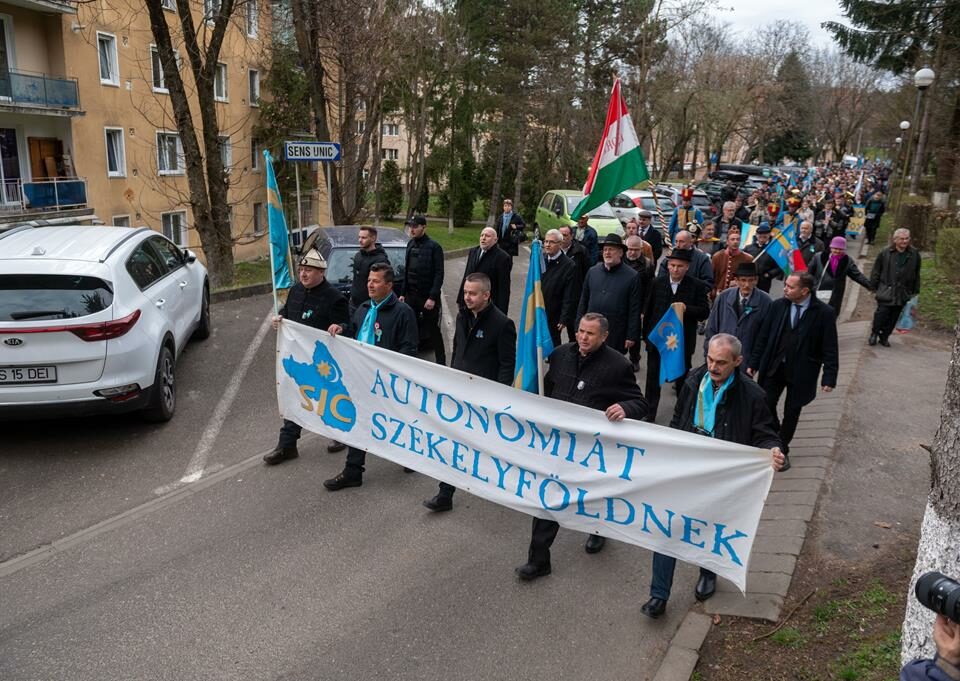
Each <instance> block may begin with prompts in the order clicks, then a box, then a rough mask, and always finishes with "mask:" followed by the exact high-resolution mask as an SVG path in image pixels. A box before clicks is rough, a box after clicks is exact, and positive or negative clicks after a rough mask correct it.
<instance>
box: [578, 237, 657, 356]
mask: <svg viewBox="0 0 960 681" xmlns="http://www.w3.org/2000/svg"><path fill="white" fill-rule="evenodd" d="M626 251H627V247H626V246H625V245H624V243H623V240H622V239H621V238H620V235H619V234H608V235H607V236H606V237H604V241H603V262H599V263H597V264H596V265H594V266H593V267H591V268H590V271H589V272H587V278H586V279H585V280H584V282H583V291H582V292H581V294H580V305H579V306H578V307H577V317H578V318H579V317H583V315H585V314H586V313H588V312H597V313H599V314H602V315H603V316H604V317H606V318H607V323H608V324H609V325H610V335H609V337H608V338H607V346H608V347H611V348H613V349H614V350H616V351H617V352H621V353H622V352H626V351H627V350H629V349H630V348H632V347H633V346H634V345H636V344H637V343H639V342H640V314H641V312H642V311H643V308H642V304H643V290H642V288H641V283H640V277H639V275H638V274H637V273H636V272H635V271H634V270H633V268H631V267H629V266H627V265H624V264H623V256H624V255H625V254H626Z"/></svg>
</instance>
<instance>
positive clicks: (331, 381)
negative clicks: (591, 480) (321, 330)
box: [283, 341, 357, 433]
mask: <svg viewBox="0 0 960 681" xmlns="http://www.w3.org/2000/svg"><path fill="white" fill-rule="evenodd" d="M283 370H284V371H285V372H286V373H287V375H288V376H289V377H290V378H292V379H293V380H294V382H295V383H296V384H297V385H298V386H299V388H300V394H301V395H303V396H304V397H305V398H307V399H309V400H312V401H313V402H315V403H316V404H315V405H314V409H313V411H316V413H317V414H318V415H319V416H320V417H321V419H322V420H323V422H324V424H326V425H327V426H330V427H331V428H336V429H337V430H342V431H343V432H345V433H346V432H349V431H350V430H352V429H353V426H354V424H355V423H356V422H357V408H356V406H355V405H354V404H353V400H351V399H350V393H348V392H347V388H346V386H345V385H343V372H342V371H341V370H340V365H339V364H337V360H335V359H334V358H333V355H331V354H330V351H329V350H328V349H327V346H326V344H324V343H323V342H322V341H317V344H316V345H315V346H314V349H313V361H311V362H298V361H297V360H296V359H294V357H293V355H290V356H289V357H287V358H286V359H284V360H283Z"/></svg>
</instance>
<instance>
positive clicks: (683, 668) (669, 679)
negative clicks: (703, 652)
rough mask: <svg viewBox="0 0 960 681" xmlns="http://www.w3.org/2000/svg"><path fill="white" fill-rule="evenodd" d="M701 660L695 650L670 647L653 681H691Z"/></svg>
mask: <svg viewBox="0 0 960 681" xmlns="http://www.w3.org/2000/svg"><path fill="white" fill-rule="evenodd" d="M699 659H700V654H699V653H697V652H695V651H693V650H687V649H686V648H679V647H677V646H670V647H669V648H667V654H666V655H664V656H663V662H661V663H660V669H658V670H657V674H656V676H654V677H653V681H690V677H691V676H692V675H693V670H694V668H695V667H696V666H697V660H699Z"/></svg>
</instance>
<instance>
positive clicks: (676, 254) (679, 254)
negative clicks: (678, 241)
mask: <svg viewBox="0 0 960 681" xmlns="http://www.w3.org/2000/svg"><path fill="white" fill-rule="evenodd" d="M667 260H683V261H684V262H691V261H692V260H693V249H692V248H674V249H673V250H672V251H670V255H668V256H667Z"/></svg>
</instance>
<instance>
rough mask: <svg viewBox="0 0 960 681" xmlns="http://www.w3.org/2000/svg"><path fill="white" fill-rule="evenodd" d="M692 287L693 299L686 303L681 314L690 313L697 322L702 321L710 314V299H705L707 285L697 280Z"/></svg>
mask: <svg viewBox="0 0 960 681" xmlns="http://www.w3.org/2000/svg"><path fill="white" fill-rule="evenodd" d="M696 284H697V285H696V286H695V287H694V289H693V301H691V303H690V304H689V305H687V309H686V310H685V311H684V313H683V316H684V318H686V316H687V315H690V316H691V317H692V318H693V319H695V320H696V321H698V322H702V321H703V320H704V319H706V318H707V316H708V315H709V314H710V301H709V300H707V287H706V285H704V284H703V283H702V282H700V281H697V282H696Z"/></svg>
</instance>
